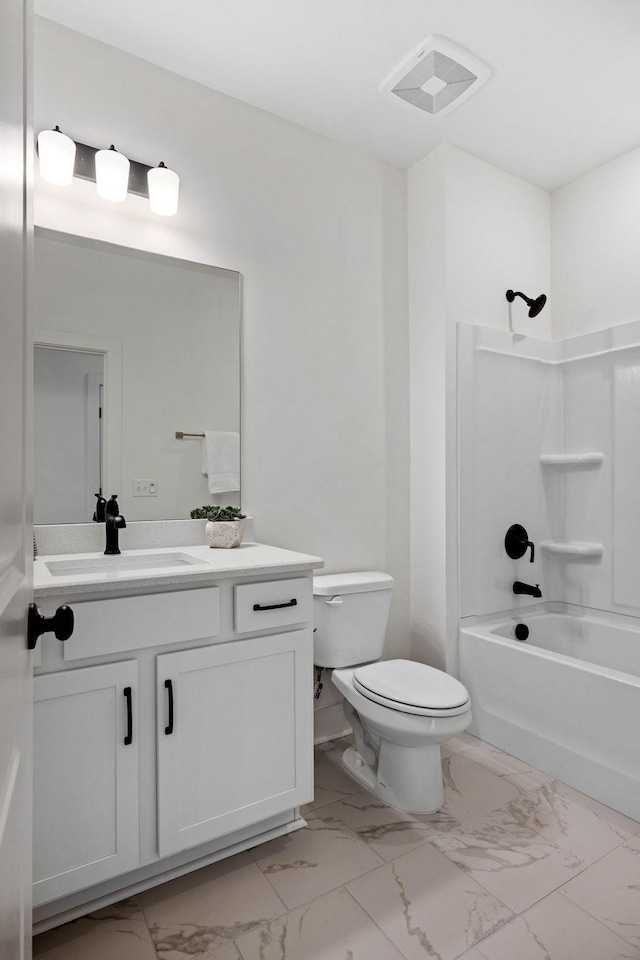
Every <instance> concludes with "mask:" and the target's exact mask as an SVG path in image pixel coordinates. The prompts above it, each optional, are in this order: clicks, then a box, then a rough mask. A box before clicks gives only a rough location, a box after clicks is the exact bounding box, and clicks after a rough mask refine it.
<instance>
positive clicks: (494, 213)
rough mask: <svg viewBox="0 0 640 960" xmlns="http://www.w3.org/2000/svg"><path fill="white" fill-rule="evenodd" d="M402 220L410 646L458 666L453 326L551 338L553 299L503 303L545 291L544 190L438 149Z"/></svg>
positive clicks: (414, 183) (413, 183) (425, 164)
mask: <svg viewBox="0 0 640 960" xmlns="http://www.w3.org/2000/svg"><path fill="white" fill-rule="evenodd" d="M408 216H409V302H410V329H411V516H412V531H411V577H412V597H411V618H412V634H411V635H412V653H413V656H414V657H415V658H416V659H419V660H424V661H426V662H428V663H432V664H434V665H435V666H443V665H444V664H445V663H446V664H447V667H448V668H449V669H450V670H452V671H455V669H456V659H455V651H456V638H457V623H458V584H457V567H458V525H457V509H458V507H457V430H456V408H457V397H456V323H457V322H460V321H464V322H466V323H474V324H481V325H483V326H488V327H495V328H498V329H501V330H506V331H509V330H510V327H511V326H512V328H513V330H514V331H515V334H514V337H515V338H517V336H518V335H520V334H531V333H533V332H534V331H535V333H536V336H542V337H549V336H550V334H551V321H550V315H551V314H550V305H548V306H547V307H546V308H545V311H544V312H543V313H542V314H541V315H540V316H539V317H538V318H537V319H536V320H529V319H528V317H527V311H526V307H525V305H524V304H523V302H522V301H521V300H517V301H516V302H515V303H514V305H513V307H512V308H511V309H510V308H509V305H508V304H507V301H506V299H505V292H506V290H507V289H508V288H513V289H516V290H518V289H520V290H522V291H523V292H524V293H526V294H528V295H529V296H537V295H538V294H540V293H543V292H545V293H547V294H548V293H549V288H550V274H551V265H550V240H551V238H550V195H549V194H548V193H547V191H545V190H542V189H540V188H538V187H534V186H532V185H531V184H530V183H527V182H525V181H524V180H520V179H519V178H518V177H514V176H513V175H511V174H509V173H506V172H505V171H503V170H500V169H498V168H497V167H494V166H493V165H492V164H489V163H486V162H484V161H482V160H478V159H477V158H476V157H472V156H471V155H469V154H467V153H465V152H464V151H461V150H458V149H457V148H455V147H451V146H448V145H445V146H442V147H439V148H438V149H437V150H436V151H434V152H433V153H432V154H430V155H429V156H428V157H426V158H425V159H424V160H423V161H421V162H420V163H419V164H416V166H415V167H413V168H412V169H411V170H410V171H409V186H408ZM547 311H549V312H547ZM513 522H515V521H513ZM502 535H503V536H504V533H503V534H502Z"/></svg>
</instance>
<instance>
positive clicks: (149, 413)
mask: <svg viewBox="0 0 640 960" xmlns="http://www.w3.org/2000/svg"><path fill="white" fill-rule="evenodd" d="M34 266H35V283H34V304H33V317H34V343H35V347H34V393H35V396H34V421H35V431H34V432H35V464H34V470H35V478H34V488H35V491H34V522H35V523H36V524H42V523H83V522H90V521H92V518H93V515H94V511H95V508H96V502H97V501H96V496H95V495H96V494H101V495H102V496H104V497H106V498H107V499H108V498H109V497H110V496H111V495H112V494H117V496H118V504H119V507H120V512H121V513H122V514H124V516H125V517H126V518H127V520H177V519H186V518H188V517H189V513H190V511H191V510H192V509H193V508H194V507H198V506H202V504H206V503H224V504H235V505H239V504H240V464H239V435H240V274H238V273H236V272H235V271H233V270H224V269H221V268H218V267H210V266H206V265H204V264H199V263H191V262H190V261H187V260H177V259H174V258H172V257H165V256H160V255H157V254H151V253H146V252H144V251H140V250H134V249H130V248H127V247H120V246H117V245H115V244H110V243H103V242H102V241H98V240H91V239H88V238H84V237H76V236H72V235H70V234H63V233H57V232H55V231H52V230H45V229H43V228H38V227H37V228H36V230H35V251H34ZM176 434H180V435H183V436H181V438H180V439H178V437H177V436H176ZM204 434H206V435H207V438H206V447H205V446H204V444H203V439H201V437H203V436H204Z"/></svg>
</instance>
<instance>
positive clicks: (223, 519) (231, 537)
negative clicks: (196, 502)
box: [191, 504, 246, 549]
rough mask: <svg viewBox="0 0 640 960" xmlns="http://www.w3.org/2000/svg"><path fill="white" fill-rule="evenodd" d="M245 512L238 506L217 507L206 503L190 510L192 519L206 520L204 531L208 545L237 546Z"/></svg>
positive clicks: (240, 540) (240, 539) (239, 542)
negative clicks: (241, 511)
mask: <svg viewBox="0 0 640 960" xmlns="http://www.w3.org/2000/svg"><path fill="white" fill-rule="evenodd" d="M245 516H246V514H244V513H240V507H219V506H214V505H212V504H208V505H205V506H202V507H196V509H195V510H192V511H191V519H192V520H207V521H208V523H207V525H206V526H205V528H204V529H205V533H206V535H207V540H208V541H209V546H210V547H223V548H225V549H228V548H229V547H239V546H240V544H241V542H242V521H243V520H244V518H245Z"/></svg>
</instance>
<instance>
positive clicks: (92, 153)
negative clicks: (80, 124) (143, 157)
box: [73, 140, 153, 199]
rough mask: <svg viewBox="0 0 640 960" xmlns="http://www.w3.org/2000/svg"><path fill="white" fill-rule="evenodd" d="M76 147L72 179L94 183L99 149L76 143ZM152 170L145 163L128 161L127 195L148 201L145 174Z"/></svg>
mask: <svg viewBox="0 0 640 960" xmlns="http://www.w3.org/2000/svg"><path fill="white" fill-rule="evenodd" d="M75 145H76V163H75V167H74V169H73V175H74V177H78V178H79V179H80V180H89V181H91V182H92V183H95V182H96V153H97V152H98V150H99V149H101V148H100V147H91V146H89V144H87V143H78V141H77V140H76V141H75ZM152 169H153V168H152V167H150V166H149V165H148V164H146V163H140V162H139V161H138V160H129V184H128V186H127V193H134V194H135V195H136V196H138V197H146V199H149V187H148V185H147V173H148V172H149V170H152Z"/></svg>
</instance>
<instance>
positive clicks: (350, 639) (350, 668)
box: [313, 571, 471, 813]
mask: <svg viewBox="0 0 640 960" xmlns="http://www.w3.org/2000/svg"><path fill="white" fill-rule="evenodd" d="M392 587H393V578H392V577H390V576H389V575H388V574H386V573H376V572H368V571H367V572H364V573H339V574H334V575H329V576H322V577H314V580H313V594H314V614H315V626H316V632H315V633H314V662H315V663H316V665H317V666H319V667H331V668H333V676H332V679H333V682H334V684H335V685H336V687H337V688H338V690H339V691H340V692H341V693H342V695H343V696H344V698H345V703H344V712H345V715H346V717H347V720H348V721H349V723H350V724H351V727H352V728H353V736H354V743H355V746H353V747H349V748H348V749H347V750H346V751H345V753H344V754H343V757H342V763H343V766H344V768H345V770H346V771H347V772H348V773H349V774H350V775H351V776H352V777H353V778H354V779H355V780H357V781H358V782H359V783H361V784H362V785H363V786H364V787H366V789H367V790H369V791H370V792H371V793H373V794H374V795H375V796H376V797H379V798H380V799H381V800H382V801H384V803H386V804H388V805H389V806H390V807H395V808H396V809H398V810H404V811H407V812H409V813H435V811H436V810H439V809H440V807H441V806H442V802H443V788H442V767H441V760H440V744H441V743H444V741H445V740H449V739H450V738H451V737H454V736H455V735H456V734H458V733H462V731H463V730H465V729H466V728H467V727H468V726H469V724H470V723H471V703H470V700H469V694H468V693H467V690H466V689H465V687H464V686H463V685H462V684H461V683H460V682H459V681H458V680H456V679H455V678H454V677H451V676H449V674H447V673H443V671H442V670H436V669H435V668H434V667H428V666H426V665H425V664H423V663H416V662H414V661H412V660H379V657H381V656H382V650H383V645H384V637H385V631H386V627H387V619H388V617H389V606H390V603H391V589H392Z"/></svg>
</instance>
